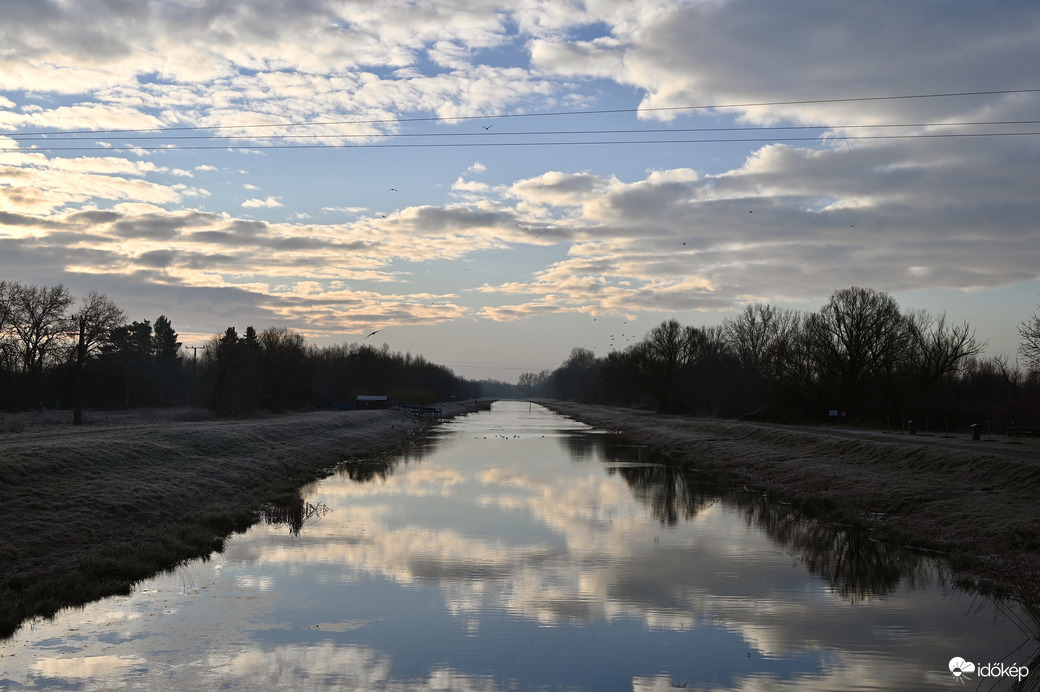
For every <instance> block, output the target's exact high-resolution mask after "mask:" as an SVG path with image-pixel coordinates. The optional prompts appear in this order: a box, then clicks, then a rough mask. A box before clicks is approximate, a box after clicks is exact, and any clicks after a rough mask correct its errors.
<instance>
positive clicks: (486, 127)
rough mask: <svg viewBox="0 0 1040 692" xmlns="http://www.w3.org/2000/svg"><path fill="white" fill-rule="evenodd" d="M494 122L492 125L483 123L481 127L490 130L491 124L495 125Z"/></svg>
mask: <svg viewBox="0 0 1040 692" xmlns="http://www.w3.org/2000/svg"><path fill="white" fill-rule="evenodd" d="M494 124H495V123H491V125H481V127H482V128H484V129H485V130H490V129H491V126H492V125H494Z"/></svg>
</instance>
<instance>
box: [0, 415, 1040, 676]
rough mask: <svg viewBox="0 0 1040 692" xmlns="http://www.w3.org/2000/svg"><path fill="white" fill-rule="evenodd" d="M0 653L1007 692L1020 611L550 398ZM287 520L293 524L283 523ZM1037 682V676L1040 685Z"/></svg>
mask: <svg viewBox="0 0 1040 692" xmlns="http://www.w3.org/2000/svg"><path fill="white" fill-rule="evenodd" d="M303 499H304V501H305V504H304V509H303V513H302V515H296V516H295V517H282V518H272V522H271V523H262V524H259V525H257V526H256V527H254V528H253V529H251V530H250V531H249V532H248V533H245V534H242V535H238V536H235V537H233V538H232V539H230V540H229V541H228V543H227V547H226V549H225V551H224V552H223V553H221V554H215V555H213V556H211V558H210V559H209V560H208V561H198V562H193V563H191V564H189V565H186V566H184V567H182V568H180V569H178V570H177V571H175V572H173V573H170V574H167V575H163V576H161V577H159V578H156V579H154V580H151V581H148V582H144V583H142V584H141V585H140V586H139V587H138V588H137V589H136V591H135V592H134V594H133V595H131V596H128V597H120V598H111V599H106V600H104V601H99V602H97V603H94V604H92V605H90V606H88V607H86V608H84V609H76V610H71V611H66V612H64V613H62V614H60V615H59V617H58V618H57V619H55V620H54V621H53V622H37V623H35V624H34V625H32V626H25V627H23V628H22V630H20V631H19V632H18V633H17V634H16V635H15V637H14V638H12V639H10V640H8V641H6V642H3V643H0V688H2V689H12V690H15V689H85V690H94V689H105V690H107V689H119V688H124V689H173V690H191V689H199V690H215V689H234V690H238V689H243V690H244V689H249V690H255V689H274V688H282V689H290V688H291V689H337V690H338V689H342V690H422V689H429V690H488V691H497V690H528V689H568V690H571V689H573V690H629V689H635V690H670V689H674V688H675V687H677V686H683V685H685V686H686V688H687V689H699V690H773V689H780V690H853V689H855V690H875V689H883V690H892V689H895V690H920V689H975V688H976V687H977V686H978V685H979V683H983V685H982V689H1008V688H1009V687H1010V685H1009V683H1008V681H1007V679H1006V678H1005V679H994V678H988V679H987V678H980V677H979V676H978V675H977V674H971V675H969V676H968V677H970V678H971V679H970V680H969V682H968V684H967V686H962V685H963V678H962V679H960V680H958V679H957V678H955V677H954V676H953V675H952V674H951V673H950V671H949V668H948V664H949V661H950V659H951V658H953V657H955V656H960V657H963V658H965V659H967V660H968V661H972V662H976V663H984V662H985V663H988V662H1004V663H1005V665H1010V664H1011V663H1027V659H1029V658H1031V657H1032V656H1033V655H1034V654H1035V647H1036V644H1035V642H1033V641H1030V640H1028V638H1027V637H1026V636H1025V635H1024V634H1023V631H1022V629H1021V623H1018V624H1016V619H1017V618H1018V617H1019V614H1018V612H1017V611H1016V610H1014V609H1012V608H1008V607H1007V606H1000V605H997V604H993V603H991V602H989V601H987V600H985V599H981V598H976V597H972V596H970V595H967V594H962V593H958V592H957V591H954V590H952V589H951V588H950V587H948V586H946V585H945V584H944V582H943V579H942V569H941V567H940V566H937V565H935V564H933V563H932V562H931V561H930V560H927V559H925V558H923V557H921V556H919V555H915V554H911V553H907V552H902V551H898V550H894V549H892V548H889V547H886V546H884V545H881V544H878V543H874V542H871V541H869V540H864V539H856V538H851V537H849V536H846V535H843V534H841V533H835V532H834V531H833V530H829V529H826V528H825V527H820V526H818V525H815V524H814V523H812V522H809V521H806V520H804V519H802V518H800V517H799V516H798V515H797V514H795V513H793V512H792V511H790V508H789V507H786V506H784V505H780V504H776V503H771V502H768V501H766V500H765V498H763V497H761V496H760V495H758V494H753V493H748V492H741V491H734V490H731V489H723V488H720V487H718V486H717V485H715V484H713V483H712V481H711V479H710V478H703V477H701V476H699V475H697V474H692V475H691V474H682V473H678V472H676V471H674V470H672V469H669V468H667V467H664V466H661V465H656V464H654V463H653V459H652V458H649V457H648V456H647V454H646V451H645V450H644V449H641V448H638V447H632V446H625V445H624V444H621V442H620V440H619V438H618V437H617V436H615V435H610V434H606V433H599V432H596V431H593V430H590V429H589V428H587V427H586V426H584V425H581V424H578V423H575V422H572V421H569V420H567V419H565V418H562V417H559V416H557V415H555V414H553V413H551V412H549V411H547V410H546V409H542V408H539V407H537V406H529V404H527V403H519V402H498V403H496V404H495V406H494V408H493V410H492V411H491V412H481V413H478V414H472V415H469V416H465V417H462V418H458V419H455V420H451V421H448V422H446V423H444V424H443V425H442V426H440V427H439V428H438V429H437V430H436V431H435V432H434V434H433V435H432V439H430V440H429V442H428V444H425V445H423V446H422V447H421V448H417V449H414V450H412V451H411V452H409V453H408V454H407V455H405V456H402V457H401V458H399V459H397V460H394V461H392V462H390V463H384V464H376V463H363V464H352V465H349V466H347V467H345V468H343V469H342V470H341V471H340V472H338V473H337V474H336V475H334V476H332V477H330V478H328V479H325V480H323V481H321V482H319V483H315V484H313V485H312V486H309V487H307V488H305V489H304V491H303ZM276 519H286V520H287V521H288V522H289V523H280V522H278V521H275V520H276ZM1036 675H1037V677H1040V673H1037V674H1036Z"/></svg>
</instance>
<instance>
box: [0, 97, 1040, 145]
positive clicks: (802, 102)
mask: <svg viewBox="0 0 1040 692" xmlns="http://www.w3.org/2000/svg"><path fill="white" fill-rule="evenodd" d="M1032 93H1040V88H1032V89H1000V90H989V91H959V92H947V93H934V94H896V95H886V96H852V97H843V98H826V99H802V100H791V101H753V102H746V103H717V104H702V105H692V106H660V107H650V108H640V107H635V108H610V109H594V110H577V111H546V112H535V113H497V114H489V115H457V116H425V117H414V118H372V119H364V120H327V121H308V122H292V121H290V122H283V123H247V124H242V125H212V126H204V125H184V126H176V127H151V128H123V129H113V130H50V131H36V132H24V133H20V134H21V135H23V136H27V135H48V134H51V135H59V134H63V135H73V134H82V135H95V136H96V135H101V134H118V133H133V132H182V131H192V130H242V129H259V128H265V127H266V128H273V127H317V126H325V125H378V124H399V123H416V122H454V121H459V120H478V119H483V120H494V119H505V118H541V117H554V116H573V115H617V114H623V113H662V112H676V111H692V110H718V109H726V108H754V107H761V106H800V105H810V104H825V103H860V102H866V101H897V100H911V99H936V98H956V97H967V96H1002V95H1009V94H1032ZM16 134H18V133H14V132H8V133H2V135H3V136H14V135H16Z"/></svg>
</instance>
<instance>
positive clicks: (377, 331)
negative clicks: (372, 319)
mask: <svg viewBox="0 0 1040 692" xmlns="http://www.w3.org/2000/svg"><path fill="white" fill-rule="evenodd" d="M381 331H383V330H382V329H377V330H375V331H374V332H372V333H371V334H369V335H368V336H375V335H376V334H378V333H379V332H381ZM368 336H366V337H365V339H367V338H368ZM365 339H362V341H364V340H365Z"/></svg>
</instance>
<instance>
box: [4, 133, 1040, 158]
mask: <svg viewBox="0 0 1040 692" xmlns="http://www.w3.org/2000/svg"><path fill="white" fill-rule="evenodd" d="M1036 135H1040V131H1029V132H947V133H923V132H922V133H914V134H902V135H841V136H836V137H835V138H834V140H833V141H835V142H845V141H857V140H881V139H941V138H965V137H1026V136H1036ZM819 141H820V137H714V138H696V139H629V140H618V139H613V140H611V139H606V140H573V141H546V142H412V143H403V144H395V143H392V142H360V143H352V144H341V143H340V144H338V143H322V144H238V145H230V144H212V145H193V146H179V147H175V146H161V147H160V146H140V145H136V144H135V145H127V146H104V147H102V146H97V145H95V146H89V147H67V146H62V147H32V148H28V149H23V148H19V147H0V151H8V152H23V153H31V152H34V151H49V152H60V151H94V152H98V153H104V152H108V151H166V152H179V151H207V150H209V151H212V150H243V151H249V150H265V149H419V148H444V149H451V148H473V147H539V146H541V147H548V146H589V145H596V146H606V145H633V144H640V145H650V144H732V143H763V142H819Z"/></svg>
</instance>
